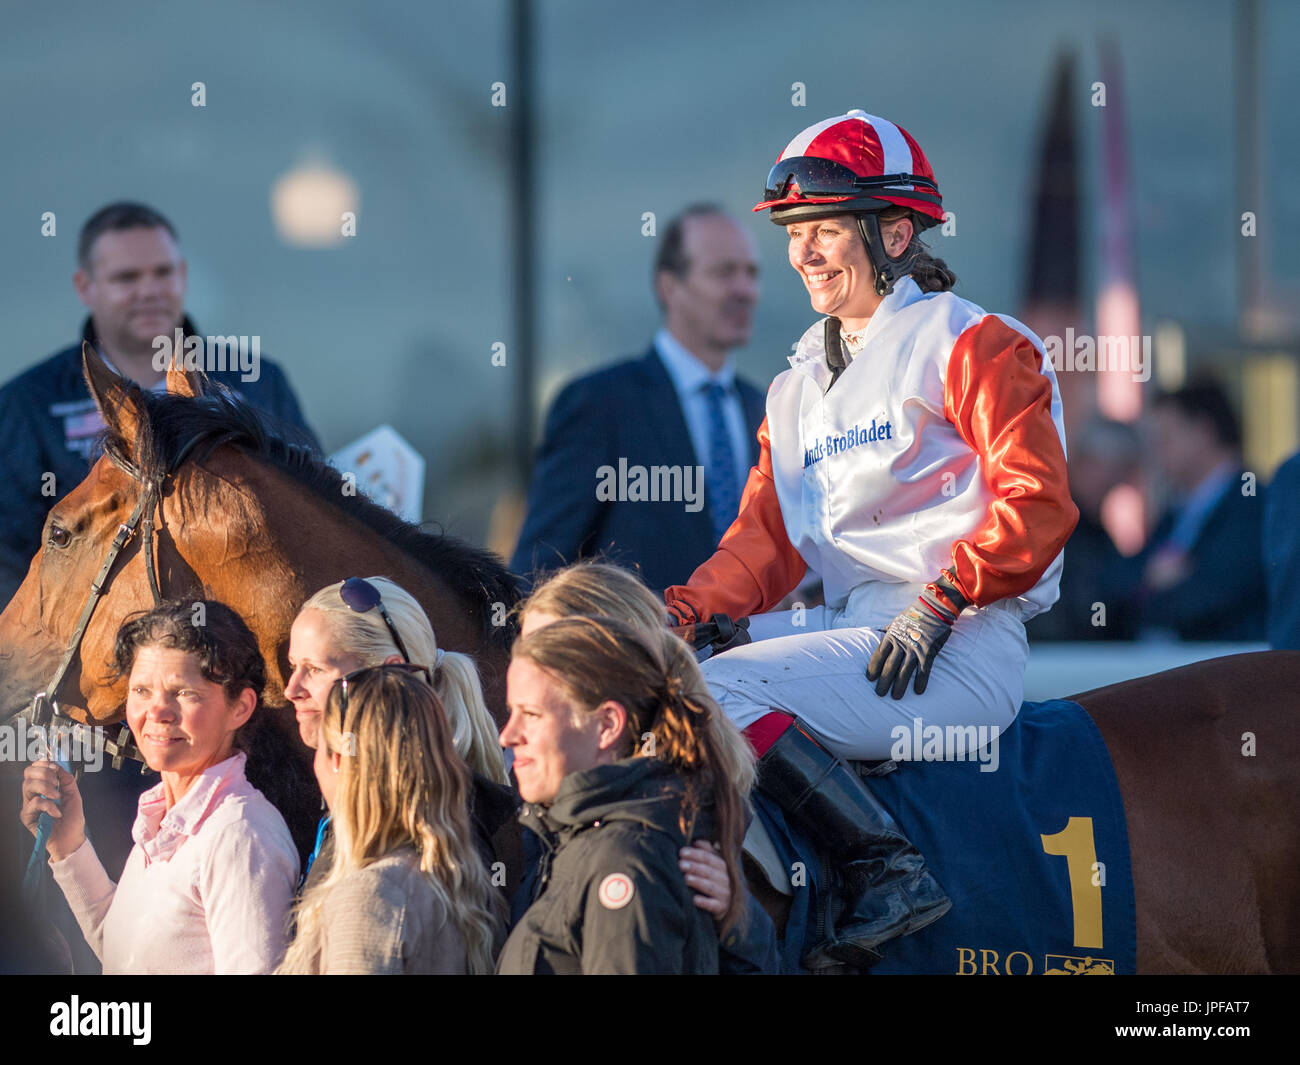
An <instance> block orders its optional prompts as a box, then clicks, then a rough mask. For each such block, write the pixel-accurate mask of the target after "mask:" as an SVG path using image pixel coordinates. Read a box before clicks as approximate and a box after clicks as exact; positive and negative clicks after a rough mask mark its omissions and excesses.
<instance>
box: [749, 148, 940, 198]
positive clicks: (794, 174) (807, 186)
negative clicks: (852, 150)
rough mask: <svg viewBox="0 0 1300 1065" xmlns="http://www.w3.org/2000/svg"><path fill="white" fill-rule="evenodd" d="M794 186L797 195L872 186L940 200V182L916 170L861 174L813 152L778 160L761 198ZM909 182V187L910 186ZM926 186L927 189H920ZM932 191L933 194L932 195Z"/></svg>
mask: <svg viewBox="0 0 1300 1065" xmlns="http://www.w3.org/2000/svg"><path fill="white" fill-rule="evenodd" d="M794 186H797V187H798V195H800V196H804V197H809V196H860V195H862V194H863V193H864V192H867V191H868V190H871V189H885V190H888V191H890V192H895V193H902V194H905V195H907V196H908V197H909V198H912V199H918V200H924V201H926V202H927V203H935V204H940V203H942V202H943V201H942V200H941V199H940V198H939V196H938V195H937V194H938V192H939V186H938V185H936V184H935V183H934V182H933V181H932V180H930V178H927V177H921V176H920V175H919V174H882V175H880V176H879V177H862V176H860V175H858V174H855V173H854V172H853V171H852V170H850V169H849V168H848V167H847V166H845V165H844V164H843V163H837V162H835V161H834V160H832V159H819V158H817V157H816V156H808V155H800V156H796V157H794V158H793V159H782V160H779V161H778V162H777V163H776V165H775V166H773V167H772V170H771V172H770V173H769V174H768V175H767V185H766V187H765V188H764V190H763V199H764V201H770V200H784V199H786V198H787V197H788V196H789V195H790V192H791V189H792V188H793V187H794ZM909 186H910V187H909ZM924 189H929V190H930V192H924V191H922V190H924ZM931 192H932V193H934V194H935V195H931Z"/></svg>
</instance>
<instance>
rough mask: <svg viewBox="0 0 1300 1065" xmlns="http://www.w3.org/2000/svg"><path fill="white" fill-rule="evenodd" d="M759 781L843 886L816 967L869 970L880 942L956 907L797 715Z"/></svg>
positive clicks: (816, 951) (894, 825) (809, 962)
mask: <svg viewBox="0 0 1300 1065" xmlns="http://www.w3.org/2000/svg"><path fill="white" fill-rule="evenodd" d="M758 784H759V787H760V788H762V790H763V791H764V792H766V793H767V794H768V795H769V796H771V798H772V799H774V800H775V801H776V802H777V803H778V804H779V805H780V806H781V808H782V809H783V810H784V811H785V812H786V814H788V815H789V816H791V817H792V818H793V820H794V822H795V824H796V825H798V827H799V828H801V829H802V830H803V831H804V832H806V833H807V834H808V835H809V837H810V838H811V839H812V841H813V843H814V845H815V846H816V847H817V848H818V849H824V850H825V851H826V852H827V853H828V855H829V856H830V858H831V859H832V863H833V865H834V866H835V870H834V871H835V872H836V873H837V874H839V877H840V879H841V880H842V883H840V884H839V885H838V888H839V891H840V892H841V893H842V895H843V899H842V901H843V908H842V909H839V910H838V913H837V911H836V910H835V909H832V910H831V921H829V922H827V927H826V929H825V932H826V939H825V940H824V941H823V942H821V943H819V944H817V945H816V946H815V947H814V948H813V949H812V951H810V952H809V954H808V956H807V957H806V958H805V960H804V964H805V965H806V966H808V967H809V968H825V967H827V960H828V959H830V963H831V964H832V965H833V964H834V963H843V964H844V965H848V966H851V967H854V968H858V969H865V968H868V967H870V966H871V965H873V964H875V963H876V962H877V961H879V960H880V953H879V950H878V948H879V946H880V945H881V944H882V943H885V942H886V941H888V940H890V939H893V938H895V937H896V936H905V935H910V934H911V933H912V932H916V931H918V930H919V929H922V928H924V927H925V926H926V925H928V924H930V923H931V922H933V921H937V920H938V919H939V918H940V917H942V916H943V915H944V914H945V913H947V912H948V910H949V909H950V908H951V906H952V900H950V899H949V898H948V896H947V895H945V894H944V891H943V888H941V887H940V886H939V883H938V881H936V880H935V879H934V877H933V876H931V875H930V873H929V872H928V871H927V870H926V868H925V859H924V858H923V857H922V856H921V854H920V852H918V851H917V849H916V848H915V847H913V846H912V844H911V843H909V842H908V840H907V838H906V837H905V836H904V835H903V832H902V829H901V828H900V827H899V825H898V822H897V821H895V820H894V818H893V817H892V816H890V813H889V811H888V810H886V809H885V808H884V807H883V806H881V805H880V803H879V802H877V801H876V798H875V796H873V795H872V794H871V792H869V791H868V790H867V788H866V785H865V784H863V782H862V779H861V778H860V777H859V776H858V774H857V773H855V772H854V771H853V770H852V769H851V768H849V767H848V766H847V765H845V764H844V763H843V762H841V761H840V760H839V759H838V758H836V757H835V756H834V755H833V754H831V753H830V752H829V751H827V750H826V749H825V748H824V747H823V746H822V745H821V744H820V743H818V742H817V741H816V740H815V739H813V737H812V735H811V733H809V732H808V730H807V726H806V725H804V723H803V722H802V721H800V720H799V719H798V718H796V719H795V723H794V725H793V726H791V727H790V728H788V729H786V731H785V732H784V733H782V735H781V737H780V739H778V740H777V741H776V743H774V744H773V745H772V746H771V747H770V748H769V749H768V751H767V753H765V754H764V755H763V757H762V758H760V759H759V762H758Z"/></svg>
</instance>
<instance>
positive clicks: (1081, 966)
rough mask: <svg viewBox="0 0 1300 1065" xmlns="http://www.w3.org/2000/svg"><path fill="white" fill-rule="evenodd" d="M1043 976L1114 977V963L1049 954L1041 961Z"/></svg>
mask: <svg viewBox="0 0 1300 1065" xmlns="http://www.w3.org/2000/svg"><path fill="white" fill-rule="evenodd" d="M1043 975H1044V976H1114V975H1115V963H1114V962H1113V961H1112V960H1111V959H1110V958H1093V957H1085V958H1076V957H1071V956H1070V955H1069V954H1049V955H1047V957H1046V958H1044V959H1043Z"/></svg>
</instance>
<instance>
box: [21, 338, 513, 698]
mask: <svg viewBox="0 0 1300 1065" xmlns="http://www.w3.org/2000/svg"><path fill="white" fill-rule="evenodd" d="M83 363H84V369H85V373H86V380H87V382H88V384H89V387H90V392H91V395H92V396H93V397H94V399H95V402H96V404H97V405H98V406H99V409H100V411H101V413H102V414H103V416H104V420H105V422H106V424H107V426H108V433H107V436H106V441H105V452H106V453H105V454H104V455H103V456H102V457H101V458H100V459H99V460H98V461H97V462H96V463H95V465H94V467H93V468H92V469H91V471H90V473H89V475H88V476H87V477H86V479H85V480H84V481H83V482H82V483H81V484H80V485H78V486H77V487H76V488H75V489H73V490H72V491H71V492H70V493H69V494H68V495H67V496H65V497H64V498H63V499H61V500H60V501H59V502H58V503H57V504H55V506H54V507H53V508H52V509H51V511H50V514H49V516H48V518H47V519H46V525H45V531H44V543H43V546H42V547H41V550H40V552H39V553H38V554H37V555H36V557H35V558H34V559H33V560H32V565H31V569H30V570H29V571H28V573H27V577H26V579H25V580H24V581H23V584H22V586H21V587H20V588H19V590H18V592H17V594H16V595H15V596H14V598H13V600H12V601H11V602H10V603H9V605H8V607H7V608H6V609H5V611H4V613H3V615H0V678H3V689H4V691H5V693H6V697H7V699H8V700H9V704H8V705H7V706H6V707H4V708H3V709H2V710H0V717H5V716H9V714H12V713H13V712H15V711H18V710H20V709H21V708H22V707H23V706H24V705H25V704H26V703H27V702H29V701H30V699H31V696H32V695H33V693H35V692H37V691H40V690H42V689H43V688H44V686H45V685H46V684H47V683H48V682H49V680H50V678H51V676H52V675H53V674H54V671H55V668H56V666H57V664H58V662H59V660H60V658H61V656H62V655H63V653H64V651H65V649H66V648H67V647H68V645H69V643H70V642H71V641H72V639H73V635H74V630H75V628H76V623H77V619H78V616H79V615H80V614H81V611H82V608H83V604H84V603H85V602H86V600H87V598H88V596H89V594H90V589H91V586H92V584H93V583H94V581H95V578H96V574H97V572H98V570H99V569H100V566H101V564H102V563H103V560H104V557H105V555H106V553H107V551H108V549H109V545H110V542H111V541H112V539H113V536H114V534H115V533H116V532H117V530H118V528H119V527H120V526H121V525H123V523H125V522H126V521H127V520H128V515H130V514H131V512H132V510H133V508H134V507H135V505H136V503H137V501H138V500H139V499H140V498H141V496H142V493H143V491H144V489H145V488H146V486H147V485H150V484H156V485H158V486H160V489H161V490H160V493H159V498H158V507H157V514H156V515H149V514H146V515H144V522H148V521H149V520H150V518H152V519H153V525H154V527H155V528H156V529H157V539H156V548H155V549H154V550H152V551H148V550H145V548H146V547H147V546H149V545H148V542H147V541H146V540H145V538H144V537H143V536H140V535H137V536H135V537H134V538H133V539H132V541H131V542H130V543H128V544H127V546H126V548H125V550H124V551H123V553H122V555H121V557H120V558H118V559H117V561H116V563H115V565H114V567H113V570H112V572H111V573H110V574H109V576H108V586H107V591H106V593H105V595H104V597H103V599H102V600H101V601H100V603H99V604H98V606H97V608H96V610H95V612H94V614H93V616H92V617H91V619H90V623H89V625H88V626H87V628H86V630H85V633H84V636H83V637H82V638H81V640H80V647H79V649H78V652H77V654H76V656H75V658H74V660H73V661H72V663H71V666H70V668H69V670H68V672H67V675H66V677H65V678H64V680H63V682H62V683H61V684H60V686H59V690H58V691H57V692H50V693H48V694H49V696H50V698H52V699H57V700H58V702H59V703H60V705H61V706H62V708H63V709H64V711H65V712H67V713H68V714H70V715H71V716H73V717H76V718H78V719H81V720H86V721H91V722H101V723H102V722H109V721H115V720H118V719H119V718H120V717H121V708H122V706H123V705H124V703H125V680H119V681H116V682H115V681H114V680H113V679H112V677H111V676H110V674H109V663H110V661H111V658H112V653H111V652H112V647H113V640H114V637H115V635H116V633H117V630H118V627H119V626H120V625H121V623H122V621H123V619H124V618H125V617H126V616H127V615H128V614H130V613H132V612H133V611H137V610H141V609H145V608H148V607H150V606H152V605H153V595H151V593H150V585H149V583H148V582H147V581H146V562H147V561H152V562H153V564H154V566H155V569H156V574H157V577H156V583H157V585H158V587H159V589H160V590H161V593H162V594H163V595H164V596H166V597H168V598H180V597H186V596H196V597H197V596H200V595H203V596H206V597H208V598H212V599H219V600H222V601H223V602H226V603H229V604H231V605H233V606H235V607H237V608H238V609H239V611H240V613H241V614H242V615H243V616H244V619H245V620H246V621H247V623H248V625H249V627H250V628H251V629H252V630H253V632H254V633H256V635H257V637H258V640H259V642H260V644H261V649H262V654H263V657H264V658H265V659H266V664H267V675H268V683H267V698H268V702H270V703H272V704H280V705H283V704H284V698H283V692H284V683H285V681H286V680H287V678H288V676H289V666H288V641H289V626H290V625H291V624H292V622H293V619H294V616H295V614H296V613H297V611H298V607H299V606H300V605H301V604H302V603H303V602H304V601H305V600H306V599H307V597H308V596H310V595H311V594H312V593H313V592H315V591H316V590H317V589H319V588H321V587H323V586H325V585H327V584H330V583H332V582H334V581H338V580H341V579H343V578H345V577H350V576H364V575H369V574H383V575H385V576H388V577H391V578H392V579H393V580H395V581H397V582H398V583H399V584H401V585H403V586H404V587H405V588H407V589H408V590H409V591H410V592H411V593H412V594H413V595H414V596H415V597H416V598H417V599H418V600H419V601H420V603H421V604H422V605H423V606H424V608H425V610H426V611H427V613H428V615H429V619H430V621H431V622H432V623H433V627H434V631H435V632H436V633H437V635H438V641H439V644H440V645H442V646H444V647H446V648H448V649H450V650H455V651H463V652H465V653H466V654H470V655H472V656H474V658H475V659H476V661H477V662H478V664H479V669H480V671H481V673H482V676H483V683H484V691H485V695H486V697H487V700H488V705H489V707H490V708H491V710H492V712H493V714H494V715H497V716H498V717H501V715H502V712H503V709H504V704H505V699H504V691H505V688H504V684H505V667H506V665H507V659H508V655H509V645H510V640H511V638H512V632H511V621H510V619H509V617H508V616H507V615H508V611H509V608H510V607H511V606H512V605H513V603H514V601H515V599H516V598H517V591H516V584H515V581H514V578H513V577H511V576H510V574H509V573H508V572H507V571H506V569H505V568H504V567H503V566H502V565H501V563H500V562H499V561H498V560H497V559H496V557H495V556H493V555H491V554H489V553H488V552H486V551H482V550H479V549H477V548H474V547H471V546H469V545H467V544H464V543H461V542H459V541H457V540H454V539H452V538H450V537H446V536H439V535H430V534H427V533H424V532H421V531H420V530H419V529H417V528H415V527H414V526H411V525H408V524H406V523H405V522H403V521H401V520H400V519H399V518H397V517H395V516H394V515H392V514H391V513H389V512H388V511H387V510H384V509H383V508H381V507H379V506H376V505H375V504H373V503H371V502H370V501H369V500H367V499H366V498H365V497H364V496H361V495H358V494H357V492H356V485H355V479H354V478H351V477H349V476H347V475H343V474H340V473H339V472H338V471H336V470H334V469H332V468H331V467H329V466H326V465H325V464H323V463H322V462H320V461H318V460H317V459H315V458H314V457H313V456H312V455H311V454H310V453H309V452H308V451H307V450H306V449H304V448H298V447H294V446H291V445H288V444H286V443H285V442H284V441H283V440H282V439H281V438H279V437H278V436H276V435H274V434H272V433H270V432H268V430H267V429H266V427H265V425H264V424H263V422H262V421H261V419H260V418H259V417H258V416H257V415H256V414H254V413H253V412H252V410H251V409H250V408H248V407H246V406H245V405H244V404H242V403H240V402H238V401H237V400H234V399H232V398H230V397H229V396H228V395H227V394H226V393H224V392H223V391H222V390H219V389H213V388H212V386H210V385H209V383H208V381H207V379H206V377H205V376H204V375H202V374H195V373H189V372H184V371H179V370H172V371H171V372H170V373H169V374H168V378H167V384H168V389H169V393H170V394H168V395H161V396H160V395H155V394H146V393H144V392H142V391H141V390H140V389H138V388H136V387H134V386H129V385H127V384H126V383H125V382H123V380H122V378H120V377H118V376H117V375H116V374H114V373H113V372H112V371H111V370H109V369H108V368H107V367H106V366H105V365H104V363H103V362H102V360H101V359H100V358H99V357H98V356H97V355H96V354H95V353H94V352H93V350H91V349H89V348H87V349H86V351H85V352H84V357H83ZM178 463H179V465H178ZM144 522H142V523H141V528H142V529H143V528H144V527H145V526H144ZM501 719H502V720H504V718H503V717H502V718H501Z"/></svg>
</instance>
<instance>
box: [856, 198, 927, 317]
mask: <svg viewBox="0 0 1300 1065" xmlns="http://www.w3.org/2000/svg"><path fill="white" fill-rule="evenodd" d="M858 232H860V233H861V234H862V240H863V243H865V244H866V246H867V256H868V258H870V259H871V265H872V266H873V267H875V270H876V295H877V296H888V295H889V294H890V293H891V292H893V291H894V282H895V281H897V280H898V279H899V278H900V277H906V276H907V275H908V274H910V273H911V272H912V264H913V263H914V262H915V261H916V249H915V248H913V250H912V251H910V252H906V251H905V252H904V253H903V257H902V258H901V259H891V258H890V257H889V255H888V254H887V253H886V251H885V239H884V237H883V236H882V235H881V233H880V216H879V214H878V213H877V212H875V211H867V212H863V213H861V214H859V215H858ZM910 246H911V242H910V241H909V247H910Z"/></svg>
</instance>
